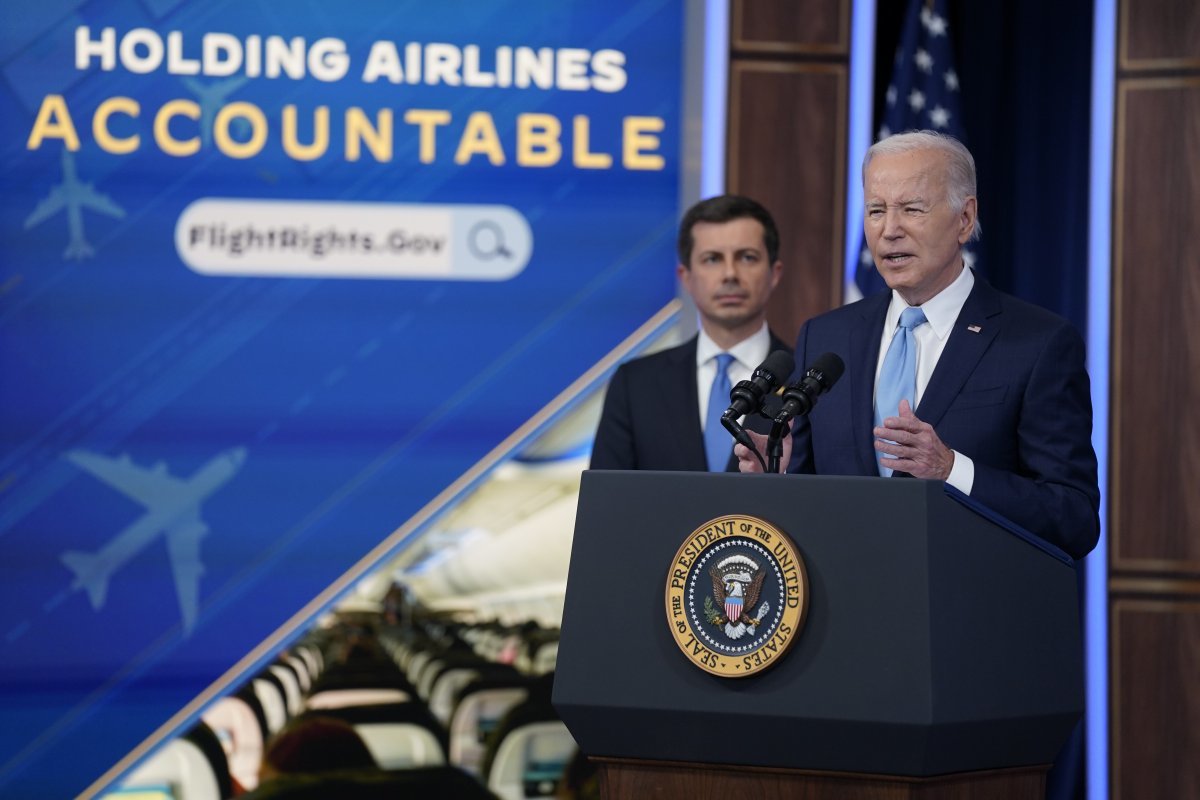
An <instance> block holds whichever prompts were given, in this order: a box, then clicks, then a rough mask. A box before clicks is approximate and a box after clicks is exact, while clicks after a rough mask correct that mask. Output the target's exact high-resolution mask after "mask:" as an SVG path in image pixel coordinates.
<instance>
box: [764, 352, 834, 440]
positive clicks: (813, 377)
mask: <svg viewBox="0 0 1200 800" xmlns="http://www.w3.org/2000/svg"><path fill="white" fill-rule="evenodd" d="M845 371H846V365H845V364H844V363H842V359H841V358H839V357H838V355H837V354H836V353H824V354H822V355H820V356H818V357H817V360H816V361H814V362H813V365H812V366H811V367H809V368H808V372H806V373H804V377H803V378H801V379H800V380H798V381H796V382H795V383H792V384H790V385H789V386H788V387H787V388H786V389H784V390H783V406H782V407H781V408H780V409H779V413H778V414H776V415H775V422H776V423H777V424H784V423H786V422H787V421H788V420H790V419H791V418H792V417H795V416H803V415H804V414H807V413H808V412H810V411H812V409H813V406H815V405H816V404H817V398H818V397H820V396H821V395H822V394H823V393H825V392H828V391H829V390H830V389H832V388H833V385H834V384H835V383H837V381H838V378H840V377H842V373H843V372H845Z"/></svg>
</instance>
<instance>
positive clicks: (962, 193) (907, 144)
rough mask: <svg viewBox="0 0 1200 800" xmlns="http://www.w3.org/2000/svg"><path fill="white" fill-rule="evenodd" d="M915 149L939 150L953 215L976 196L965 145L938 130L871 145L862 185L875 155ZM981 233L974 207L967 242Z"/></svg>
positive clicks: (972, 167) (971, 159)
mask: <svg viewBox="0 0 1200 800" xmlns="http://www.w3.org/2000/svg"><path fill="white" fill-rule="evenodd" d="M914 150H938V151H940V152H941V153H942V154H944V155H945V156H946V202H947V203H949V204H950V208H952V209H953V210H954V213H956V214H957V213H958V212H960V211H962V210H963V206H965V205H966V204H967V198H968V197H972V196H974V195H975V159H974V157H972V156H971V151H970V150H968V149H967V146H966V145H964V144H963V143H962V142H960V141H959V140H958V139H955V138H954V137H953V136H948V135H946V134H944V133H938V132H937V131H929V130H925V131H905V132H904V133H897V134H894V135H892V136H889V137H887V138H886V139H880V140H879V141H878V142H876V143H875V144H873V145H871V147H870V148H869V149H868V150H867V154H866V155H865V156H863V164H862V179H863V186H864V187H865V186H866V184H867V165H868V164H870V163H871V159H873V158H875V156H892V155H897V154H899V153H911V152H912V151H914ZM982 233H983V229H982V228H981V227H980V225H979V212H978V207H977V208H976V213H975V229H974V230H973V231H971V239H970V241H975V240H976V239H978V238H979V237H980V235H981V234H982Z"/></svg>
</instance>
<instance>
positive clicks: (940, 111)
mask: <svg viewBox="0 0 1200 800" xmlns="http://www.w3.org/2000/svg"><path fill="white" fill-rule="evenodd" d="M929 122H930V123H931V124H932V125H933V127H935V128H945V127H948V126H949V125H950V112H949V111H947V110H946V109H944V108H942V107H941V106H940V105H939V106H934V107H933V110H932V111H930V112H929Z"/></svg>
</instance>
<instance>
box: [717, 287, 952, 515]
mask: <svg viewBox="0 0 1200 800" xmlns="http://www.w3.org/2000/svg"><path fill="white" fill-rule="evenodd" d="M974 286H975V276H974V274H973V273H972V272H971V270H970V269H968V268H966V267H963V270H962V272H960V273H959V275H958V277H957V278H955V279H954V282H953V283H951V284H950V285H949V286H947V287H946V288H945V289H943V290H942V291H940V292H938V293H937V294H936V295H934V296H933V297H931V298H930V299H929V300H927V301H926V302H925V303H924V305H922V306H921V309H922V310H923V311H924V312H925V319H927V320H928V321H929V324H928V325H920V326H918V327H916V328H914V329H913V338H914V339H915V340H916V343H917V396H916V398H915V399H914V401H913V410H914V411H916V407H917V406H918V405H920V403H921V397H922V396H923V395H924V394H925V387H926V386H928V385H929V379H930V378H931V377H932V376H933V370H934V367H936V366H937V362H938V359H940V358H941V357H942V351H943V350H945V349H946V342H947V341H948V340H949V339H950V331H951V330H953V329H954V323H955V321H956V320H957V319H958V315H959V313H960V312H961V311H962V307H963V304H964V303H966V302H967V296H968V295H969V294H971V288H972V287H974ZM906 308H908V304H907V303H905V302H904V300H903V298H901V297H900V295H899V294H897V293H896V292H892V302H891V304H890V305H888V311H887V316H886V317H884V320H883V333H882V338H881V340H880V343H879V360H878V361H877V362H876V363H875V382H876V383H878V382H879V372H880V370H881V369H882V368H883V359H884V358H885V357H886V356H887V351H888V347H889V346H890V345H891V343H892V337H893V336H895V335H896V331H897V328H898V325H899V323H900V314H901V313H902V312H903V311H904V309H906ZM709 379H710V380H711V379H712V378H711V373H710V376H709ZM918 416H920V415H919V414H918ZM951 452H953V453H954V465H953V466H952V467H951V468H950V476H949V477H948V478H946V483H948V484H950V485H951V486H953V487H954V488H955V489H958V490H959V491H960V492H962V493H963V494H970V493H971V487H972V486H973V485H974V484H975V462H973V461H971V459H969V458H967V457H966V456H964V455H963V454H962V453H960V452H958V451H957V450H953V451H951Z"/></svg>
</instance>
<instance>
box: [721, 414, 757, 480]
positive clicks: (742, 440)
mask: <svg viewBox="0 0 1200 800" xmlns="http://www.w3.org/2000/svg"><path fill="white" fill-rule="evenodd" d="M721 424H722V425H724V426H725V430H727V431H729V433H730V434H731V435H732V436H733V438H734V439H735V440H737V443H738V444H744V445H746V449H747V450H749V451H750V452H751V453H754V457H755V458H757V459H758V463H759V465H760V466H762V468H763V471H764V472H765V471H766V469H767V465H766V464H765V463H763V457H762V453H760V452H758V448H757V447H755V446H754V440H753V439H751V438H750V436H749V434H747V433H746V431H745V430H744V429H743V428H742V426H741V425H738V423H737V419H735V418H734V417H731V416H729V415H728V414H725V415H722V416H721Z"/></svg>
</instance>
